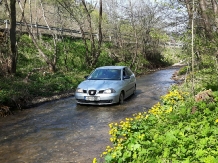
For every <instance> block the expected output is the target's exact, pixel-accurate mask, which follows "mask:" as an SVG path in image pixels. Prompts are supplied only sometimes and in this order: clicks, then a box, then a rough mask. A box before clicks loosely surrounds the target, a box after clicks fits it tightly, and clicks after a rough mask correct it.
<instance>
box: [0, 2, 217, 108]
mask: <svg viewBox="0 0 218 163" xmlns="http://www.w3.org/2000/svg"><path fill="white" fill-rule="evenodd" d="M193 2H194V3H193V4H192V1H188V0H186V1H172V2H171V1H147V0H139V1H134V0H126V1H124V0H107V1H102V0H99V1H85V0H80V1H77V0H73V1H67V0H64V1H63V0H52V1H51V0H29V1H16V0H3V1H1V2H0V20H1V21H0V30H1V33H0V41H1V42H0V61H1V62H0V77H1V80H0V103H1V104H7V105H10V106H13V107H14V106H16V107H19V108H21V107H22V106H25V105H26V103H27V102H29V101H31V100H32V99H33V98H35V97H38V96H51V95H53V94H58V93H61V92H66V91H69V90H71V91H73V90H74V89H75V87H76V86H77V84H78V83H79V82H80V81H81V80H82V79H83V76H84V75H85V74H88V73H90V71H92V70H93V69H94V68H95V67H98V66H103V65H127V66H129V67H130V68H131V69H132V70H133V71H134V73H135V74H143V73H146V72H147V71H148V70H149V69H156V68H160V67H166V66H168V65H171V64H172V63H175V62H177V61H179V60H184V62H185V63H187V64H188V65H189V66H188V68H187V69H185V70H186V73H189V72H190V71H191V72H192V73H191V74H192V76H191V79H193V80H192V81H193V83H192V85H193V89H194V87H198V86H195V83H194V82H195V81H196V75H195V72H197V71H198V70H202V69H204V70H205V68H207V71H209V72H210V74H211V73H214V74H217V71H218V70H217V69H218V68H217V51H218V50H217V15H218V14H217V1H214V0H211V1H209V0H200V1H193ZM178 45H179V46H178ZM205 71H206V70H205ZM201 79H202V80H204V78H203V77H202V78H201ZM209 79H211V80H212V81H209V82H208V83H210V84H215V86H213V87H216V83H214V81H215V80H214V79H217V75H214V76H213V78H209ZM199 88H200V87H199Z"/></svg>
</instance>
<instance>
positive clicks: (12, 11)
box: [4, 0, 17, 74]
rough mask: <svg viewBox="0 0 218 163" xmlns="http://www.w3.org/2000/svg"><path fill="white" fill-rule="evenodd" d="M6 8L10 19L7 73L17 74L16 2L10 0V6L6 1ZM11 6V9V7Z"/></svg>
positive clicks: (5, 0)
mask: <svg viewBox="0 0 218 163" xmlns="http://www.w3.org/2000/svg"><path fill="white" fill-rule="evenodd" d="M4 2H5V7H6V10H7V12H8V15H9V17H10V30H9V31H10V45H9V46H10V51H9V55H8V57H7V69H6V70H7V72H4V73H9V74H14V73H16V65H17V47H16V0H10V5H8V2H7V0H4ZM9 6H10V7H9Z"/></svg>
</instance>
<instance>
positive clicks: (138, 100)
mask: <svg viewBox="0 0 218 163" xmlns="http://www.w3.org/2000/svg"><path fill="white" fill-rule="evenodd" d="M175 71H176V68H174V69H167V70H161V71H157V72H155V73H152V74H148V75H145V76H142V77H140V78H138V79H137V91H136V95H135V96H132V97H130V98H129V99H127V100H126V101H125V102H124V104H123V105H112V106H80V105H77V104H76V103H75V98H74V97H73V96H72V97H69V98H66V99H62V100H58V101H53V102H48V103H45V104H43V105H40V106H38V107H35V108H30V109H26V110H23V111H18V112H15V114H14V115H11V116H8V117H5V118H0V131H1V132H0V145H1V148H0V162H2V163H39V162H43V163H47V162H48V163H56V162H57V163H65V162H72V163H74V162H75V163H89V162H90V163H91V162H92V159H93V158H94V157H97V158H98V160H101V161H102V158H101V157H100V155H101V153H102V152H103V151H104V150H105V148H106V146H107V145H111V143H110V141H109V138H110V135H109V134H108V132H109V127H108V124H109V123H111V122H119V121H120V120H122V119H124V118H126V117H132V114H134V113H137V112H142V111H145V110H147V109H148V108H150V107H152V106H153V105H154V104H155V103H157V102H158V101H159V99H160V96H162V95H164V94H166V93H167V90H168V89H169V87H170V86H171V85H172V84H174V81H173V80H171V79H170V78H171V76H172V74H173V73H174V72H175Z"/></svg>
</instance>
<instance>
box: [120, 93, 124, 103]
mask: <svg viewBox="0 0 218 163" xmlns="http://www.w3.org/2000/svg"><path fill="white" fill-rule="evenodd" d="M123 102H124V94H123V92H121V93H120V97H119V104H120V105H122V104H123Z"/></svg>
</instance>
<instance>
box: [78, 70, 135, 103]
mask: <svg viewBox="0 0 218 163" xmlns="http://www.w3.org/2000/svg"><path fill="white" fill-rule="evenodd" d="M135 91H136V78H135V75H134V73H133V72H132V71H131V70H130V69H129V68H128V67H126V66H104V67H99V68H96V69H95V70H94V71H93V72H92V73H91V74H90V75H89V76H88V77H86V80H84V81H83V82H81V83H80V84H79V85H78V87H77V89H76V92H75V98H76V101H77V103H78V104H91V105H108V104H115V103H120V104H122V103H123V101H124V99H126V98H127V97H129V96H130V95H132V94H135Z"/></svg>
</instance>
